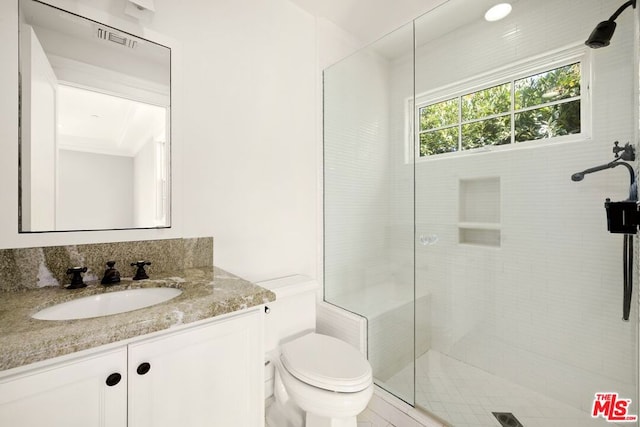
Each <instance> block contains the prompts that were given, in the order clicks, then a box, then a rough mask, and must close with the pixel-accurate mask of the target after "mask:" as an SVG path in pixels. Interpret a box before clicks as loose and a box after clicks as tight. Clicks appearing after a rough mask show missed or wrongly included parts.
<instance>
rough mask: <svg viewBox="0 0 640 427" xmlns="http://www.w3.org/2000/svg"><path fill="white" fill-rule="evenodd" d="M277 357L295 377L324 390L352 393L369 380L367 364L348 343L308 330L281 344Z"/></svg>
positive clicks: (367, 384) (367, 385)
mask: <svg viewBox="0 0 640 427" xmlns="http://www.w3.org/2000/svg"><path fill="white" fill-rule="evenodd" d="M280 360H281V362H282V365H283V367H284V368H285V369H286V370H287V371H288V372H289V373H290V374H291V375H293V376H294V377H295V378H297V379H298V380H300V381H302V382H304V383H306V384H309V385H312V386H314V387H318V388H321V389H324V390H329V391H337V392H343V393H355V392H359V391H362V390H364V389H366V388H367V387H369V386H370V385H371V383H372V372H371V365H369V363H368V362H367V360H366V359H365V358H364V356H363V355H362V354H361V353H360V352H359V351H358V350H356V349H355V348H354V347H352V346H351V345H349V344H347V343H345V342H344V341H341V340H339V339H337V338H333V337H330V336H327V335H321V334H316V333H310V334H307V335H304V336H302V337H300V338H298V339H296V340H294V341H291V342H289V343H286V344H283V345H282V347H281V354H280Z"/></svg>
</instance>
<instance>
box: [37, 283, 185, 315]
mask: <svg viewBox="0 0 640 427" xmlns="http://www.w3.org/2000/svg"><path fill="white" fill-rule="evenodd" d="M181 293H182V290H180V289H176V288H141V289H127V290H124V291H117V292H107V293H102V294H98V295H91V296H88V297H84V298H78V299H74V300H71V301H67V302H63V303H60V304H56V305H54V306H51V307H47V308H44V309H42V310H40V311H39V312H37V313H36V314H34V315H33V316H31V317H33V318H34V319H39V320H72V319H89V318H91V317H101V316H109V315H111V314H118V313H125V312H127V311H133V310H137V309H139V308H144V307H150V306H152V305H155V304H160V303H161V302H165V301H169V300H170V299H172V298H175V297H177V296H178V295H180V294H181Z"/></svg>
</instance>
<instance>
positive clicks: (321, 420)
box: [306, 412, 358, 427]
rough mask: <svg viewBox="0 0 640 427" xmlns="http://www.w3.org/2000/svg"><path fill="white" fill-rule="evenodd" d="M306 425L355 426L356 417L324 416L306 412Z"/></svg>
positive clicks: (319, 426) (311, 426)
mask: <svg viewBox="0 0 640 427" xmlns="http://www.w3.org/2000/svg"><path fill="white" fill-rule="evenodd" d="M306 419H307V423H306V427H357V425H358V421H357V419H356V417H346V418H326V417H320V416H318V415H316V414H312V413H311V412H307V416H306Z"/></svg>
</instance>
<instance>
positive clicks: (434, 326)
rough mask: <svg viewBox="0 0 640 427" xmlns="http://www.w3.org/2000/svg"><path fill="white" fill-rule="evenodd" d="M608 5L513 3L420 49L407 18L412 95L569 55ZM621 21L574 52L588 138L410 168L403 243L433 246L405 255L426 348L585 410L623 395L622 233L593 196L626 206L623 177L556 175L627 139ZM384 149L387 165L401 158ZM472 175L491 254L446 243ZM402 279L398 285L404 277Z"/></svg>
mask: <svg viewBox="0 0 640 427" xmlns="http://www.w3.org/2000/svg"><path fill="white" fill-rule="evenodd" d="M615 7H617V4H612V3H611V2H609V1H604V0H587V1H583V0H580V1H577V0H563V1H560V2H558V1H551V0H544V1H539V0H536V1H533V0H521V1H519V2H517V3H515V4H514V11H513V13H512V15H511V16H510V17H509V18H508V19H505V20H504V21H500V22H499V23H496V24H495V25H489V24H488V23H487V22H484V21H477V22H475V23H471V24H469V25H465V26H463V27H462V28H460V29H458V30H456V31H454V32H452V33H449V34H447V35H445V36H443V37H441V38H439V39H438V40H434V41H430V42H427V43H426V44H423V43H421V35H422V34H421V32H420V28H421V27H420V21H419V22H417V23H416V28H417V32H416V40H417V41H416V43H417V45H418V49H417V51H416V65H415V67H416V86H417V87H416V93H417V94H420V93H423V92H426V91H428V90H432V89H436V88H440V87H442V86H444V85H447V84H452V83H456V82H459V81H462V80H464V79H467V78H470V77H473V76H474V75H477V74H479V73H483V72H487V71H490V70H492V69H495V68H496V67H499V66H501V65H508V64H512V63H515V62H517V61H519V60H523V59H528V58H530V57H533V56H535V55H538V54H543V53H546V52H549V51H552V50H554V49H558V48H561V47H564V46H567V45H574V44H575V45H577V46H580V45H582V43H583V42H584V40H585V39H586V37H587V36H588V34H589V33H590V32H591V30H592V29H593V26H594V25H595V24H596V23H597V22H599V21H602V20H604V19H606V18H607V17H608V16H610V14H611V13H612V12H613V10H614V9H615ZM630 11H631V9H629V11H627V13H626V14H624V15H622V16H621V17H620V18H619V20H618V29H617V31H616V34H615V36H614V40H613V41H612V44H611V45H610V46H609V47H607V48H606V49H600V50H597V51H595V50H587V55H588V58H589V59H590V61H591V64H592V65H591V66H592V71H591V72H592V76H593V77H592V81H591V93H589V92H588V91H586V90H585V91H583V96H591V103H592V107H591V108H592V117H593V120H592V123H591V138H590V139H583V140H575V141H573V142H565V143H558V144H553V145H544V146H543V145H542V144H539V145H536V144H532V145H529V146H528V147H516V148H512V149H506V150H496V151H494V152H488V153H486V152H485V153H476V154H463V155H457V156H452V157H448V158H443V157H441V158H439V159H435V158H434V159H428V160H419V161H418V162H417V163H416V168H415V179H416V231H417V234H418V235H437V236H438V238H439V240H438V242H437V243H436V244H435V245H427V246H423V245H420V244H417V245H416V248H417V252H416V263H417V264H416V268H417V270H416V292H417V293H418V294H428V295H430V298H431V305H430V307H431V310H430V311H429V312H421V311H418V312H416V319H417V321H418V322H419V323H426V324H428V325H429V328H430V330H431V349H433V350H436V351H439V352H442V353H445V354H447V355H450V356H452V357H454V358H455V359H458V360H461V361H463V362H466V363H469V364H471V365H474V366H477V367H480V368H481V369H483V370H486V371H488V372H490V373H494V374H496V375H499V376H501V377H504V378H507V379H510V380H512V381H514V382H516V383H518V384H521V385H524V386H526V387H528V388H531V389H533V390H536V391H540V392H542V393H544V394H545V395H547V396H550V397H553V398H556V399H558V400H561V401H564V402H566V403H568V404H571V405H572V406H574V407H577V408H582V409H585V410H588V409H589V408H590V405H591V404H592V402H593V395H594V393H595V392H597V391H601V390H616V391H618V392H619V393H621V394H624V395H627V396H629V397H630V398H633V396H634V395H635V381H636V378H637V375H636V373H635V369H636V368H635V365H636V362H637V360H636V359H637V352H636V338H637V323H636V322H633V321H632V322H623V321H621V316H622V312H621V310H622V247H621V246H622V236H621V235H614V234H609V233H608V232H607V229H606V216H605V210H604V208H603V202H604V199H605V198H606V197H611V199H612V200H623V199H625V198H626V197H627V195H628V179H629V177H628V174H627V173H626V171H625V170H623V168H618V169H615V170H611V171H605V172H601V173H598V174H593V175H589V176H587V177H586V178H585V179H584V181H582V182H572V181H571V179H570V176H571V175H572V174H573V173H575V172H578V171H581V170H584V169H586V168H588V167H592V166H594V165H599V164H604V163H607V162H609V161H611V160H612V159H613V154H612V151H611V148H612V146H613V141H616V140H618V141H620V142H621V145H623V144H624V143H626V142H633V141H634V140H635V137H634V135H635V133H634V128H635V127H636V126H635V125H634V111H635V102H634V96H635V92H634V90H633V88H634V58H635V56H634V49H633V47H634V46H633V39H634V25H635V23H634V19H633V13H632V12H630ZM423 19H428V17H427V18H423ZM408 66H409V63H408V62H407V61H406V60H404V61H403V60H398V61H396V63H395V65H394V66H392V71H391V79H392V81H393V83H392V85H391V87H392V95H391V100H392V102H391V105H392V106H394V108H395V110H394V111H392V113H391V114H392V117H401V116H403V115H404V114H405V113H404V110H403V109H402V107H401V106H402V104H403V103H404V102H405V99H406V95H407V94H408V93H410V92H411V82H407V81H406V79H404V75H405V74H406V67H408ZM585 72H588V70H585ZM392 121H393V119H392ZM392 150H393V152H394V164H397V165H400V164H401V163H402V159H403V157H404V151H403V148H402V147H401V146H400V145H397V146H395V147H393V148H392ZM412 173H413V171H412V167H411V165H407V167H406V171H405V173H404V175H403V174H402V173H394V174H393V175H392V176H393V177H398V179H397V181H396V182H395V183H394V184H393V185H392V194H395V195H397V194H399V193H400V192H401V191H402V189H404V188H406V182H405V181H406V180H407V179H409V177H411V176H412ZM486 178H491V179H498V180H499V187H500V194H499V199H500V219H499V221H500V234H501V242H500V245H499V247H492V246H490V245H465V244H460V243H459V238H460V235H459V230H458V222H459V221H460V217H461V209H463V206H461V190H462V186H463V185H464V183H465V182H468V181H466V180H471V181H473V180H482V179H486ZM408 196H409V195H408ZM403 244H405V248H404V250H403V251H401V252H399V253H398V254H397V256H398V258H399V259H406V253H409V252H411V251H412V250H413V247H412V246H411V245H410V244H407V242H406V239H398V241H397V242H396V244H393V243H392V247H394V248H399V247H401V246H402V245H403ZM404 274H405V275H406V276H405V277H406V279H405V280H409V279H410V275H411V274H412V272H410V271H405V272H404ZM633 307H634V312H633V313H632V314H631V318H632V319H636V318H637V314H636V312H635V307H636V304H634V305H633ZM417 403H418V404H420V402H417Z"/></svg>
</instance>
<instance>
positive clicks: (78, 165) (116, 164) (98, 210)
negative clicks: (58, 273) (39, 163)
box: [56, 150, 133, 230]
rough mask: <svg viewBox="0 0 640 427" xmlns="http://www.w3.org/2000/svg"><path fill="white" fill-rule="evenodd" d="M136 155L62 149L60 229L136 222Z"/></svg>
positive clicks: (59, 168)
mask: <svg viewBox="0 0 640 427" xmlns="http://www.w3.org/2000/svg"><path fill="white" fill-rule="evenodd" d="M132 183H133V159H132V158H131V157H124V156H110V155H107V154H95V153H84V152H81V151H70V150H58V185H59V189H58V206H57V210H56V214H57V215H56V228H57V229H58V230H74V229H75V230H77V229H79V230H91V229H96V228H101V227H105V226H108V227H109V228H128V227H131V224H133V185H132Z"/></svg>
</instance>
